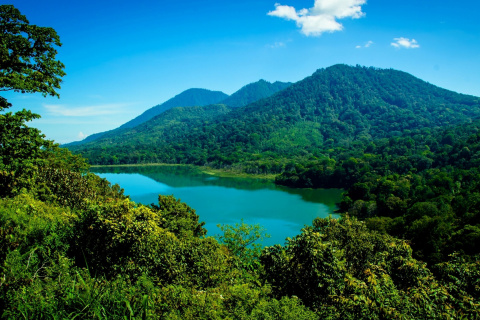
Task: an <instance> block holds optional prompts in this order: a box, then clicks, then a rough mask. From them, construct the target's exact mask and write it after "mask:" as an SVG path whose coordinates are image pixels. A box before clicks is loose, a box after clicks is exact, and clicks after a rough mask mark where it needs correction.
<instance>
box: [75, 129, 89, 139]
mask: <svg viewBox="0 0 480 320" xmlns="http://www.w3.org/2000/svg"><path fill="white" fill-rule="evenodd" d="M77 137H78V139H80V140H83V139H85V138H86V137H87V135H86V134H84V133H83V132H82V131H80V132H79V133H78V136H77Z"/></svg>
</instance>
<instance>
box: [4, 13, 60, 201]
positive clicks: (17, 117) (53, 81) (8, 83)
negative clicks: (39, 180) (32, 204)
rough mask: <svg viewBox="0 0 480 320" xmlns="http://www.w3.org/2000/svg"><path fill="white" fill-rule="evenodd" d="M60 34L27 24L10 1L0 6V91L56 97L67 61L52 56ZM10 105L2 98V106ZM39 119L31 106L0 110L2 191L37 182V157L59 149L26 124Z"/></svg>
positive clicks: (7, 191)
mask: <svg viewBox="0 0 480 320" xmlns="http://www.w3.org/2000/svg"><path fill="white" fill-rule="evenodd" d="M60 45H61V43H60V38H59V36H58V35H57V33H56V32H55V30H53V29H52V28H47V27H38V26H36V25H31V24H30V23H29V21H28V20H27V18H26V17H25V16H24V15H22V14H21V13H20V11H19V10H18V9H16V8H15V7H14V6H13V5H1V6H0V91H10V90H13V91H15V92H21V93H36V92H39V93H42V94H43V95H44V96H47V95H50V96H56V97H59V94H58V92H57V89H60V83H61V77H63V76H64V75H65V72H64V71H63V69H64V68H65V66H64V65H63V63H61V62H60V61H58V60H55V56H56V54H57V50H56V49H55V47H56V46H60ZM9 107H11V104H10V103H9V102H8V101H7V99H5V98H4V97H0V111H3V110H4V109H5V108H9ZM37 118H40V116H39V115H37V114H34V113H32V112H31V111H27V110H22V111H19V112H17V113H15V114H13V113H11V112H8V113H6V114H0V195H2V196H5V195H11V194H13V193H15V190H20V189H21V188H22V187H29V186H33V185H34V184H35V182H34V179H33V177H34V176H35V171H36V170H37V168H38V166H40V162H41V161H43V160H44V159H47V158H49V154H50V153H52V152H57V151H58V148H57V146H56V145H54V144H53V142H51V141H48V140H46V139H45V135H43V134H41V132H40V130H38V129H35V128H29V127H28V126H27V125H26V124H25V123H26V122H28V121H31V120H33V119H37Z"/></svg>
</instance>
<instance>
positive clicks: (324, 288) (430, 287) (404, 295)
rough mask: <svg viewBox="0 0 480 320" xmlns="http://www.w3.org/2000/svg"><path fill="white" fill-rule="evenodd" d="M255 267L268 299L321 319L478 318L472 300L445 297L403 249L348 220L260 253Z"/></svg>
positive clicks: (319, 223) (444, 289) (316, 227)
mask: <svg viewBox="0 0 480 320" xmlns="http://www.w3.org/2000/svg"><path fill="white" fill-rule="evenodd" d="M261 261H262V264H263V266H264V269H265V278H266V280H267V281H269V282H270V283H272V290H273V292H274V294H275V296H277V297H280V296H293V295H294V296H298V297H299V298H300V299H302V301H303V302H304V303H305V304H306V305H307V306H309V307H311V308H313V309H314V310H315V311H316V312H317V314H318V316H319V317H320V318H335V319H337V318H338V319H385V318H402V319H418V318H421V319H426V318H436V317H440V318H453V317H456V316H464V317H467V316H472V315H475V316H478V315H479V312H480V309H479V308H478V307H479V306H478V303H477V304H476V303H475V301H476V298H474V297H472V296H470V295H468V294H464V295H463V296H461V295H455V294H453V295H452V293H451V291H449V288H450V287H449V286H445V285H444V284H442V283H441V282H439V281H438V280H437V279H435V277H434V276H433V274H432V273H431V272H430V270H428V269H427V268H426V266H425V264H423V263H421V262H419V261H417V260H415V259H413V258H412V251H411V249H410V247H409V246H408V245H407V244H406V242H404V241H401V240H398V239H395V238H392V237H390V236H388V235H381V234H379V233H375V232H371V231H369V230H368V229H367V228H366V227H365V225H364V224H363V223H361V222H359V221H356V220H354V219H350V218H344V219H341V220H339V221H337V220H333V219H316V220H315V221H314V224H313V227H307V228H305V229H303V230H302V233H301V234H300V235H298V236H297V237H295V238H294V239H289V240H288V242H287V244H286V246H285V247H281V246H279V245H276V246H274V247H267V248H265V250H264V251H263V253H262V256H261ZM477 269H478V268H477ZM447 272H448V271H447ZM472 275H473V274H472ZM462 280H463V279H462ZM465 280H466V279H465ZM463 283H468V282H463ZM463 292H465V291H463ZM465 299H467V300H465ZM464 301H468V303H464Z"/></svg>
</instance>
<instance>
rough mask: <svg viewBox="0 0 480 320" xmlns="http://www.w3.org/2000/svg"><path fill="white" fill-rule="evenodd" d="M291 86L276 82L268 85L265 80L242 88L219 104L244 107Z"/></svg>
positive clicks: (286, 83)
mask: <svg viewBox="0 0 480 320" xmlns="http://www.w3.org/2000/svg"><path fill="white" fill-rule="evenodd" d="M291 84H292V83H290V82H280V81H276V82H274V83H270V82H268V81H265V80H259V81H257V82H254V83H250V84H247V85H246V86H244V87H242V88H241V89H240V90H238V91H237V92H235V93H233V94H232V95H231V96H229V97H228V98H226V99H225V100H223V101H222V102H221V103H223V104H226V105H227V106H229V107H233V108H238V107H244V106H246V105H247V104H250V103H252V102H255V101H258V100H260V99H264V98H268V97H270V96H272V95H274V94H275V93H277V92H278V91H281V90H283V89H285V88H287V87H289V86H290V85H291Z"/></svg>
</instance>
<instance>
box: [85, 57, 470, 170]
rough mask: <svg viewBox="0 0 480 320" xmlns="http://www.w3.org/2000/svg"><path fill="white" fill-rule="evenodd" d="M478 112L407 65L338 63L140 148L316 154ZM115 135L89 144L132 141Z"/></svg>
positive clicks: (181, 154) (179, 153)
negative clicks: (405, 68)
mask: <svg viewBox="0 0 480 320" xmlns="http://www.w3.org/2000/svg"><path fill="white" fill-rule="evenodd" d="M159 117H161V115H159ZM477 117H480V98H478V97H473V96H468V95H463V94H459V93H455V92H452V91H448V90H446V89H442V88H439V87H436V86H434V85H432V84H429V83H427V82H425V81H423V80H421V79H418V78H416V77H414V76H412V75H410V74H408V73H405V72H402V71H397V70H393V69H379V68H373V67H368V68H367V67H360V66H356V67H352V66H347V65H334V66H331V67H328V68H325V69H319V70H317V71H316V72H315V73H313V74H312V75H311V76H309V77H306V78H305V79H303V80H301V81H299V82H297V83H294V84H292V85H290V86H289V87H288V88H286V89H284V90H281V91H279V92H277V93H276V94H274V95H273V96H270V97H268V98H265V99H261V100H259V101H256V102H254V103H251V104H249V105H247V106H245V107H240V108H233V109H232V110H231V111H230V112H225V113H222V114H219V115H218V117H214V118H211V119H210V120H209V121H208V122H203V123H201V122H198V123H196V124H195V125H194V126H191V127H189V128H188V130H185V131H183V132H182V135H181V136H179V135H175V134H174V133H172V132H163V133H162V135H163V140H162V142H159V143H154V142H152V143H149V144H145V145H142V144H137V145H135V149H136V150H137V152H139V153H141V154H142V157H140V158H142V159H143V160H142V161H145V162H149V160H148V159H149V157H152V153H155V157H153V158H155V159H156V160H155V161H160V162H164V161H165V162H175V163H183V162H187V163H194V164H206V163H210V164H212V163H213V164H216V165H220V166H223V165H230V164H232V163H238V162H241V161H246V160H249V159H254V158H255V157H256V156H255V155H256V154H273V155H275V156H276V157H279V156H282V157H295V156H297V155H298V154H305V155H307V154H310V155H311V156H315V155H317V154H318V153H319V152H320V150H322V149H325V148H330V147H336V146H348V144H349V143H352V142H353V141H355V140H357V139H363V140H372V139H377V138H383V137H391V136H396V135H400V134H401V133H402V132H405V131H407V130H416V129H420V128H425V127H429V128H437V127H443V126H446V125H451V124H456V123H461V122H468V121H472V119H474V118H477ZM137 134H138V135H139V137H138V139H137V141H142V140H148V137H147V136H148V132H146V131H143V132H138V133H137ZM116 139H117V142H115V143H113V144H112V141H110V142H109V143H108V144H106V143H103V144H102V143H99V144H97V145H94V144H91V145H88V146H86V148H84V149H83V151H82V152H83V153H85V154H89V158H91V159H93V158H92V156H93V157H94V156H95V153H96V152H97V151H98V150H97V151H95V150H96V149H98V148H99V147H103V148H107V149H108V152H107V153H108V154H110V155H112V154H117V153H118V152H117V151H118V150H117V151H115V148H116V147H119V146H123V147H124V146H126V145H128V144H129V142H128V139H124V138H122V137H121V136H118V137H117V138H116ZM123 147H122V148H123ZM153 150H155V151H153ZM166 150H168V154H167V151H166ZM79 151H80V150H79ZM192 154H193V156H192ZM195 155H197V156H195ZM117 158H118V157H117ZM94 161H96V160H94Z"/></svg>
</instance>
